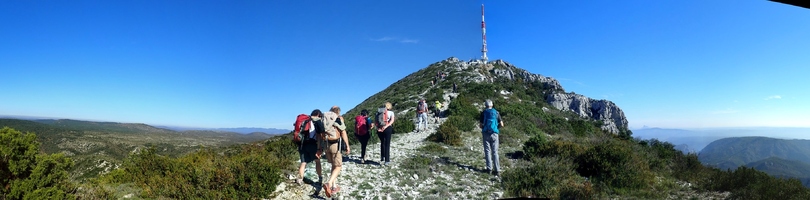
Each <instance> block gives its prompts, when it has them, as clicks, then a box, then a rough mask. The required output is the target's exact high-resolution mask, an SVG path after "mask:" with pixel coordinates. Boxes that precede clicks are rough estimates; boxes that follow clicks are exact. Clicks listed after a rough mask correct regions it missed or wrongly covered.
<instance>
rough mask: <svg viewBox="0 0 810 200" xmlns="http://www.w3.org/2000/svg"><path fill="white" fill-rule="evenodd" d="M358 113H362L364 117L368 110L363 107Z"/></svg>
mask: <svg viewBox="0 0 810 200" xmlns="http://www.w3.org/2000/svg"><path fill="white" fill-rule="evenodd" d="M360 115H362V116H364V117H365V116H368V110H366V109H363V110H362V111H360Z"/></svg>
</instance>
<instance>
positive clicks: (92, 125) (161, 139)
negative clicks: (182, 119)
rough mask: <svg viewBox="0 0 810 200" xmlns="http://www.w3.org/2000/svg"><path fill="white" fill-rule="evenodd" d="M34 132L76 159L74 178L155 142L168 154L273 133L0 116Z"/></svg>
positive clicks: (1, 123) (48, 146) (50, 149)
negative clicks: (244, 132) (181, 128)
mask: <svg viewBox="0 0 810 200" xmlns="http://www.w3.org/2000/svg"><path fill="white" fill-rule="evenodd" d="M5 126H7V127H10V128H13V129H16V130H18V131H22V132H33V133H36V134H37V139H38V141H39V142H40V143H42V146H41V147H40V148H41V149H42V150H43V151H45V152H46V153H60V152H61V153H64V154H65V155H67V156H69V157H70V158H72V159H73V160H74V161H75V162H76V167H74V169H73V172H72V173H71V178H74V179H85V178H89V177H95V176H97V175H98V174H99V173H102V172H106V171H109V170H111V169H114V168H116V167H117V166H119V165H120V164H121V162H122V160H123V159H124V158H125V157H126V156H128V155H129V153H130V152H132V151H133V150H136V149H143V148H145V147H150V146H155V147H157V148H158V151H159V152H160V153H162V154H165V155H172V156H176V155H181V154H185V153H188V152H192V151H195V150H197V149H199V148H200V147H219V146H228V145H233V144H240V143H247V142H253V141H259V140H263V139H267V138H269V137H270V136H271V135H268V134H263V133H255V134H240V133H235V132H225V131H181V132H178V131H173V130H168V129H163V128H157V127H153V126H149V125H146V124H134V123H117V122H90V121H80V120H70V119H59V120H53V119H45V120H39V119H37V120H21V119H0V127H5Z"/></svg>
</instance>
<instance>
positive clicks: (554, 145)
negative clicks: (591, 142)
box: [523, 140, 585, 159]
mask: <svg viewBox="0 0 810 200" xmlns="http://www.w3.org/2000/svg"><path fill="white" fill-rule="evenodd" d="M528 145H536V143H535V142H532V143H528V142H527V144H526V146H528ZM526 146H524V148H523V149H524V150H529V151H531V152H529V151H526V155H527V156H528V158H529V159H531V158H532V157H547V156H560V157H563V158H577V157H579V156H580V155H582V154H583V153H584V152H585V147H584V146H582V145H581V144H578V143H574V142H570V141H563V140H552V141H547V142H544V143H541V144H540V146H532V148H528V149H527V148H526Z"/></svg>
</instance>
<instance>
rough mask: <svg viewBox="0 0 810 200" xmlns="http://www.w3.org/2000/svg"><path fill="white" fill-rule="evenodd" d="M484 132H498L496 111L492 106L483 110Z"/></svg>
mask: <svg viewBox="0 0 810 200" xmlns="http://www.w3.org/2000/svg"><path fill="white" fill-rule="evenodd" d="M483 120H484V128H483V129H482V130H483V131H484V132H492V133H498V132H499V131H498V111H496V110H495V109H494V108H490V109H486V110H484V119H483Z"/></svg>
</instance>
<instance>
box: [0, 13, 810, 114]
mask: <svg viewBox="0 0 810 200" xmlns="http://www.w3.org/2000/svg"><path fill="white" fill-rule="evenodd" d="M481 3H485V4H486V6H487V7H486V8H487V16H486V19H487V34H488V35H487V36H488V43H489V50H490V53H489V56H490V58H491V59H504V60H506V61H508V62H511V63H513V64H515V65H517V66H518V67H521V68H524V69H527V70H529V71H531V72H533V73H538V74H542V75H545V76H551V77H555V78H557V79H559V80H560V81H561V83H562V84H563V87H564V88H565V89H566V90H568V91H574V92H576V93H579V94H584V95H586V96H590V97H593V98H597V99H608V100H611V101H613V102H615V103H616V104H618V105H619V106H620V107H621V108H622V109H623V110H624V112H625V114H626V115H627V117H628V120H629V121H630V125H631V128H639V127H641V126H645V125H646V126H651V127H668V128H700V127H740V126H804V127H808V126H810V104H808V102H810V89H808V86H810V81H808V80H810V78H808V74H810V10H808V9H803V8H799V7H794V6H789V5H784V4H780V3H774V2H769V1H764V0H757V1H621V2H617V1H596V2H594V1H460V0H443V1H175V0H172V1H151V0H147V1H117V0H115V1H81V0H80V1H16V0H14V1H3V2H0V24H2V28H0V38H2V39H0V74H1V75H2V77H3V78H2V81H0V91H2V92H0V115H23V116H42V117H56V118H71V119H84V120H99V121H116V122H138V123H148V124H153V125H177V126H193V127H211V128H213V127H268V128H269V127H272V128H287V129H289V128H291V127H290V124H291V123H292V122H293V118H294V116H295V115H296V114H299V113H309V112H310V111H311V110H312V109H314V108H320V109H328V108H329V107H330V106H332V105H339V106H341V107H343V108H344V110H348V109H350V108H352V107H354V106H356V105H357V104H358V103H360V102H361V101H363V100H365V99H366V98H367V97H369V96H371V95H373V94H375V93H377V92H379V91H381V90H382V89H384V88H385V87H387V86H389V85H390V84H391V83H394V82H395V81H397V80H399V79H400V78H402V77H404V76H406V75H408V74H410V73H412V72H415V71H417V70H419V69H421V68H424V67H426V66H427V65H429V64H431V63H434V62H437V61H440V60H443V59H445V58H448V57H451V56H455V57H459V58H461V59H464V60H467V59H470V58H473V57H477V56H479V55H480V47H481V41H480V37H481V36H480V16H479V14H480V4H481Z"/></svg>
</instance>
